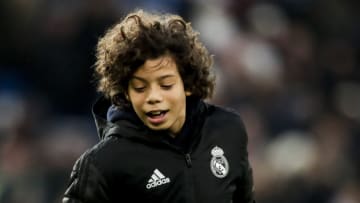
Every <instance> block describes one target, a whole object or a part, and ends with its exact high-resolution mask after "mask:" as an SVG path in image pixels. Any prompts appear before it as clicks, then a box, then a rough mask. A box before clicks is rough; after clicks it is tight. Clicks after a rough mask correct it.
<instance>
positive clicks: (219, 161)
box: [210, 146, 229, 178]
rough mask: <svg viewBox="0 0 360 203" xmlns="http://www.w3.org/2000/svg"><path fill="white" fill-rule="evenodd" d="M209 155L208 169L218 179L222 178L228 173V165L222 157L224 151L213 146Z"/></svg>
mask: <svg viewBox="0 0 360 203" xmlns="http://www.w3.org/2000/svg"><path fill="white" fill-rule="evenodd" d="M211 155H212V158H211V161H210V169H211V171H212V173H213V174H214V176H216V177H218V178H224V177H225V176H226V175H227V174H228V172H229V163H228V161H227V160H226V158H225V156H224V151H223V150H222V149H221V148H220V147H218V146H215V147H214V148H213V149H212V150H211Z"/></svg>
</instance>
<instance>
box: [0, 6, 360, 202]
mask: <svg viewBox="0 0 360 203" xmlns="http://www.w3.org/2000/svg"><path fill="white" fill-rule="evenodd" d="M134 8H143V9H146V10H158V11H167V12H174V13H177V14H180V15H182V16H184V17H185V19H187V20H190V21H192V25H193V26H194V28H195V29H196V30H198V31H199V32H200V33H201V35H200V36H201V38H202V39H203V41H204V43H205V44H206V45H207V47H208V48H209V50H210V51H211V52H212V53H213V54H214V58H215V71H216V74H217V83H218V86H217V89H216V95H215V97H214V98H213V99H212V102H214V103H217V104H222V105H226V106H229V107H232V108H235V109H236V110H238V111H239V112H240V113H241V115H242V117H243V119H244V121H245V124H246V127H247V130H248V134H249V152H250V160H251V163H252V165H253V168H254V178H255V187H256V199H257V201H258V202H262V203H279V202H287V203H313V202H314V203H315V202H316V203H358V202H360V181H359V173H360V158H359V156H358V154H359V149H360V148H359V147H358V146H359V144H360V136H359V133H360V126H359V122H360V80H359V79H360V75H359V74H360V70H359V48H360V47H359V46H360V24H359V19H360V18H359V13H360V12H359V8H360V7H359V2H358V1H350V0H343V1H337V0H269V1H256V0H207V1H205V0H147V1H146V0H131V1H126V0H86V1H85V0H83V1H80V0H78V1H72V0H5V1H1V2H0V28H1V32H0V202H1V203H45V202H46V203H49V202H51V203H52V202H53V203H55V202H60V199H61V195H62V194H63V192H64V190H65V187H66V184H67V181H68V178H69V175H70V171H71V167H72V165H73V163H74V161H75V159H76V158H77V157H78V156H79V155H80V154H81V153H82V152H83V151H84V150H85V149H86V148H87V147H89V146H91V145H92V144H94V143H96V141H97V135H96V134H95V126H94V124H93V122H92V117H91V114H90V108H91V105H92V103H93V101H94V99H95V98H96V97H97V94H96V92H95V84H94V82H93V81H92V65H93V63H94V47H95V44H96V42H97V39H98V38H99V37H100V36H101V35H102V34H103V33H104V31H105V29H106V28H108V27H109V26H111V25H113V24H114V23H116V22H117V21H118V20H119V18H121V17H122V16H124V15H125V14H126V13H127V12H128V11H131V10H132V9H134Z"/></svg>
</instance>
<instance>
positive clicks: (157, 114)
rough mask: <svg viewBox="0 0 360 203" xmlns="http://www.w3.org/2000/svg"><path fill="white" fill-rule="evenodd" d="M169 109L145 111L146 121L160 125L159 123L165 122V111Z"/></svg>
mask: <svg viewBox="0 0 360 203" xmlns="http://www.w3.org/2000/svg"><path fill="white" fill-rule="evenodd" d="M168 111H169V110H165V111H162V110H159V111H149V112H147V113H146V116H147V118H148V121H149V122H150V123H152V124H153V125H160V124H161V123H163V122H165V118H166V113H167V112H168Z"/></svg>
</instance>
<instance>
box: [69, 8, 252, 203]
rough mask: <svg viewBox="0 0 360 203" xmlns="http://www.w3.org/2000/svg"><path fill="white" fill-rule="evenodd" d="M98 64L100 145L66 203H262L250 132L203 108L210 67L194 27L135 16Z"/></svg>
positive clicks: (100, 53)
mask: <svg viewBox="0 0 360 203" xmlns="http://www.w3.org/2000/svg"><path fill="white" fill-rule="evenodd" d="M96 56H97V62H96V64H95V75H96V77H97V79H98V90H99V91H100V92H101V93H102V94H103V97H102V98H100V99H99V100H98V101H97V102H96V104H95V105H94V107H93V114H94V118H95V121H96V126H97V129H98V134H99V137H100V142H99V143H98V144H96V145H95V146H94V147H92V148H91V149H89V150H87V151H86V152H85V153H84V154H83V155H82V156H81V157H80V158H79V159H78V160H77V162H76V163H75V165H74V169H73V172H72V173H71V177H70V183H69V186H68V189H67V190H66V192H65V195H64V197H63V203H85V202H86V203H95V202H101V203H106V202H171V203H176V202H200V203H211V202H217V203H219V202H234V203H235V202H243V203H245V202H246V203H249V202H254V200H253V181H252V172H251V171H252V170H251V167H250V164H249V161H248V153H247V135H246V132H245V128H244V126H243V123H242V120H241V118H240V117H239V115H238V114H236V113H234V112H233V111H230V110H227V109H225V108H222V107H219V106H215V105H212V104H209V103H207V102H205V101H204V99H207V98H210V97H211V96H212V93H213V90H214V85H215V83H214V77H213V75H212V74H211V67H212V57H211V56H210V54H209V53H208V51H207V49H206V48H205V46H204V45H203V44H202V43H201V42H200V41H199V35H198V33H197V32H195V31H194V30H193V29H192V27H191V25H190V23H188V22H185V21H184V20H183V19H182V18H181V17H180V16H177V15H172V14H155V13H147V12H144V11H142V10H138V11H135V12H133V13H130V14H128V15H127V16H126V17H125V18H124V19H123V20H122V21H121V22H120V23H118V24H116V25H115V26H114V27H112V28H110V29H109V30H108V31H107V33H106V34H105V36H104V37H102V38H101V39H100V40H99V42H98V46H97V54H96Z"/></svg>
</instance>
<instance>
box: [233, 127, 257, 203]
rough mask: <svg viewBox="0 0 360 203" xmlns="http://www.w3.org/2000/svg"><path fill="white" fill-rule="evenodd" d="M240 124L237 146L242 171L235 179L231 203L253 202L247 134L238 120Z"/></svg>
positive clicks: (252, 183)
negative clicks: (234, 189) (239, 139)
mask: <svg viewBox="0 0 360 203" xmlns="http://www.w3.org/2000/svg"><path fill="white" fill-rule="evenodd" d="M240 126H241V128H240V129H239V132H241V133H240V135H241V136H240V137H241V141H240V146H239V148H240V149H241V152H240V154H241V156H242V158H241V166H242V167H241V168H242V172H241V177H240V178H238V180H237V181H236V188H237V189H236V191H235V194H234V197H233V200H234V201H233V203H255V197H254V182H253V173H252V167H251V165H250V162H249V155H248V135H247V132H246V129H245V125H244V123H243V121H242V120H240Z"/></svg>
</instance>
